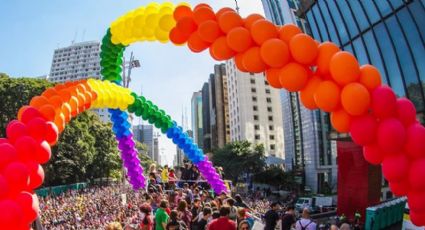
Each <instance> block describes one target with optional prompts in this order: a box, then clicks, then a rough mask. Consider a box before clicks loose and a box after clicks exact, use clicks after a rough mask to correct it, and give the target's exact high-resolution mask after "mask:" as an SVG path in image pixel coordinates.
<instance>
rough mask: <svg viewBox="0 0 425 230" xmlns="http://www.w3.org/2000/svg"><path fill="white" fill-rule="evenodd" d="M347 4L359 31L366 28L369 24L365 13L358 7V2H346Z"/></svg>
mask: <svg viewBox="0 0 425 230" xmlns="http://www.w3.org/2000/svg"><path fill="white" fill-rule="evenodd" d="M348 4H350V7H351V9H352V10H353V14H354V15H355V19H356V20H357V23H358V24H359V27H360V31H363V30H365V29H366V28H368V27H369V22H368V21H367V18H366V15H365V12H364V11H363V9H362V6H361V5H360V4H361V3H360V1H356V0H355V1H348Z"/></svg>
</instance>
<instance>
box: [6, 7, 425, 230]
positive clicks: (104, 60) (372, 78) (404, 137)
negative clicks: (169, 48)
mask: <svg viewBox="0 0 425 230" xmlns="http://www.w3.org/2000/svg"><path fill="white" fill-rule="evenodd" d="M170 40H171V42H172V43H174V44H176V45H184V44H187V46H188V47H189V49H190V50H191V51H192V52H195V53H198V52H202V51H204V50H206V49H209V53H210V54H211V56H212V57H213V58H214V59H215V60H218V61H223V60H229V59H234V62H235V64H236V66H237V68H238V69H239V70H241V71H243V72H252V73H261V72H265V73H266V80H267V81H268V82H269V84H270V85H271V86H272V87H274V88H279V89H281V88H283V89H286V90H288V91H290V92H300V98H301V101H302V103H303V105H304V106H305V107H306V108H308V109H321V110H323V111H325V112H329V113H330V114H331V123H332V126H333V127H334V129H335V130H337V131H338V132H341V133H350V134H351V137H352V139H353V141H354V142H355V143H357V144H359V145H361V146H363V148H364V151H363V154H364V157H365V159H366V160H367V161H368V162H369V163H371V164H382V170H383V174H384V176H385V178H386V179H387V180H388V181H389V184H390V188H391V191H392V192H393V193H394V194H395V195H397V196H407V197H408V202H409V207H410V216H411V219H412V221H413V223H415V224H416V225H419V226H423V225H425V180H424V179H423V175H425V128H424V126H422V125H421V124H420V123H419V122H418V121H417V120H416V109H415V107H414V105H413V104H412V102H411V101H409V100H408V99H406V98H398V99H397V97H396V95H395V94H394V92H393V91H392V89H391V88H389V87H387V86H383V85H381V76H380V73H379V71H378V70H377V69H376V68H375V67H374V66H372V65H363V66H359V63H358V62H357V60H356V58H355V57H354V56H353V55H352V54H350V53H348V52H345V51H341V50H340V49H339V48H338V47H337V46H336V45H335V44H333V43H330V42H324V43H319V42H318V41H315V40H314V39H313V38H311V37H310V36H308V35H306V34H304V33H302V31H301V30H300V29H299V28H298V27H296V26H294V25H284V26H277V25H274V24H273V23H271V22H269V21H267V20H265V19H264V18H263V17H262V16H261V15H258V14H252V15H249V16H248V17H246V18H242V17H241V16H240V15H239V14H238V13H236V12H235V11H234V10H233V9H231V8H223V9H220V10H219V11H217V12H214V11H213V10H212V8H211V7H210V6H209V5H207V4H199V5H197V6H196V7H194V8H193V9H192V8H191V7H190V6H189V4H187V3H181V4H179V5H177V6H176V5H173V4H172V3H168V2H167V3H163V4H158V3H150V4H149V5H147V6H146V7H140V8H138V9H135V10H133V11H131V12H129V13H127V14H125V15H123V16H122V17H120V18H119V19H118V20H116V21H115V22H113V23H112V24H111V27H110V28H109V29H108V30H107V33H106V35H105V36H104V38H103V40H102V46H101V54H100V56H101V66H102V70H101V74H102V76H103V81H101V80H94V79H89V80H83V81H76V82H67V83H65V84H58V85H56V86H54V87H51V88H48V89H47V90H46V91H44V92H43V93H42V94H41V95H40V96H36V97H34V98H32V99H31V101H30V103H29V105H28V106H23V107H22V108H21V109H20V110H19V112H18V118H17V120H13V121H11V122H10V123H9V124H8V126H7V130H6V133H7V138H0V170H1V174H0V210H1V211H0V226H2V228H5V229H29V228H30V227H29V226H30V223H31V222H32V221H34V220H35V219H36V218H37V216H38V213H39V204H38V199H37V196H36V195H34V190H35V189H36V188H38V187H39V186H41V185H42V183H43V180H44V171H43V168H42V167H41V165H40V164H44V163H46V162H48V160H49V159H50V156H51V149H50V147H51V146H53V145H55V144H56V142H57V140H58V135H59V134H60V133H61V132H62V131H63V130H64V128H65V125H66V124H67V123H68V122H69V121H70V120H71V119H72V118H73V117H75V116H77V115H78V114H80V113H82V112H83V111H85V110H88V109H93V108H108V109H109V112H110V114H111V120H112V122H113V131H114V133H115V135H116V139H117V141H118V146H119V149H120V151H121V157H122V159H123V164H124V166H125V167H126V168H127V172H128V176H129V182H130V183H131V185H132V186H133V188H134V189H141V188H144V187H145V178H144V176H143V169H142V168H141V166H140V160H139V158H138V156H137V150H136V149H135V147H134V146H135V143H134V141H133V136H132V133H131V130H130V127H131V125H130V122H129V121H128V114H127V111H128V112H130V113H134V114H135V115H136V116H138V117H141V118H142V119H143V120H146V121H148V122H149V123H151V124H153V125H155V127H157V128H158V129H160V130H161V132H162V133H164V134H166V135H167V137H168V138H170V139H172V140H173V142H174V143H175V144H176V145H178V147H179V148H181V149H183V151H184V153H185V154H186V156H187V157H188V158H189V159H190V160H191V161H192V162H193V163H194V164H196V165H197V166H198V168H199V170H200V172H201V174H202V175H203V177H205V179H206V180H207V181H208V182H209V184H210V185H211V187H212V188H213V189H214V191H215V192H217V193H220V192H227V188H226V186H225V185H224V183H223V180H222V179H221V178H220V176H219V175H218V174H217V172H216V170H215V169H214V167H213V165H212V163H211V162H210V161H209V160H208V158H207V157H206V156H205V155H204V154H203V152H202V150H201V149H199V147H198V146H197V145H196V144H194V143H193V141H192V140H191V138H190V137H189V136H188V135H187V134H186V133H184V132H183V130H182V128H181V127H178V126H177V124H176V122H174V121H173V120H172V119H171V117H170V116H169V115H167V114H166V113H165V112H164V110H161V109H159V108H158V107H157V106H156V105H154V104H153V103H152V102H151V101H149V100H147V99H146V98H144V97H142V96H138V95H137V94H135V93H134V92H131V91H130V90H129V89H126V88H123V87H121V86H120V84H121V82H122V79H121V72H122V69H121V65H122V55H123V52H124V50H125V48H126V47H127V46H128V45H130V44H132V43H134V42H137V41H159V42H161V43H166V42H168V41H170ZM5 210H7V211H5Z"/></svg>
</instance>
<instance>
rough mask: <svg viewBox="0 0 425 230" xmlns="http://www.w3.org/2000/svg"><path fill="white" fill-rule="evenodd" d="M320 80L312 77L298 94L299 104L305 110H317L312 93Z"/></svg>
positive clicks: (317, 77)
mask: <svg viewBox="0 0 425 230" xmlns="http://www.w3.org/2000/svg"><path fill="white" fill-rule="evenodd" d="M320 82H322V79H321V78H320V77H319V76H313V77H312V78H310V79H309V80H308V81H307V84H306V86H305V87H304V89H302V90H301V92H300V98H301V102H302V103H303V105H304V107H306V108H307V109H311V110H313V109H317V108H318V107H317V105H316V101H314V93H315V92H316V89H317V87H318V86H319V84H320Z"/></svg>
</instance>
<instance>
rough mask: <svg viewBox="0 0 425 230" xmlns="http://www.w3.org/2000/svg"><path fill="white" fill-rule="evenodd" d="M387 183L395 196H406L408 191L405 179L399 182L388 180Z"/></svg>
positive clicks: (407, 183)
mask: <svg viewBox="0 0 425 230" xmlns="http://www.w3.org/2000/svg"><path fill="white" fill-rule="evenodd" d="M389 185H390V189H391V192H392V193H393V194H394V195H395V196H406V195H407V193H408V192H409V182H408V181H407V180H406V179H405V180H402V181H399V182H394V181H393V182H389Z"/></svg>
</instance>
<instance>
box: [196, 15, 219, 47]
mask: <svg viewBox="0 0 425 230" xmlns="http://www.w3.org/2000/svg"><path fill="white" fill-rule="evenodd" d="M198 34H199V36H200V37H201V38H202V40H204V41H206V42H209V43H213V42H214V41H215V40H216V39H217V38H219V37H220V36H222V35H223V32H222V31H221V29H220V27H219V26H218V23H217V22H216V21H213V20H208V21H205V22H202V23H201V24H200V25H199V27H198Z"/></svg>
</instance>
